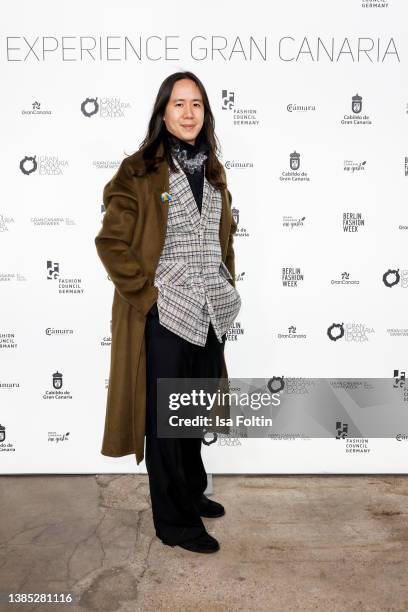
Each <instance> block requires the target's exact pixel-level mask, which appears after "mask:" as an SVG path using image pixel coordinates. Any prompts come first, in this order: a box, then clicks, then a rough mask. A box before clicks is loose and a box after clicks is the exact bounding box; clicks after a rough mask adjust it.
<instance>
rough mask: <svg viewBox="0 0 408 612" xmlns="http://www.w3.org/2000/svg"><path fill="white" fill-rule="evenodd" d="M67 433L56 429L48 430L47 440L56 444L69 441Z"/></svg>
mask: <svg viewBox="0 0 408 612" xmlns="http://www.w3.org/2000/svg"><path fill="white" fill-rule="evenodd" d="M69 434H70V432H69V431H67V432H66V433H57V432H56V431H49V432H48V442H52V443H55V444H58V443H59V442H69Z"/></svg>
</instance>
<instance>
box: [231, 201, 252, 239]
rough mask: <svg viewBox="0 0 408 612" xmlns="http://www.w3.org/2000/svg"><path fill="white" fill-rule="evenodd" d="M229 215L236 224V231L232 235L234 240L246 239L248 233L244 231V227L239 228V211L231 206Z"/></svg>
mask: <svg viewBox="0 0 408 612" xmlns="http://www.w3.org/2000/svg"><path fill="white" fill-rule="evenodd" d="M231 213H232V218H233V219H234V221H235V223H236V224H237V226H238V227H237V231H236V232H235V234H234V238H248V236H249V232H248V230H247V229H246V227H240V226H239V220H240V217H239V209H238V208H236V207H235V206H233V207H232V208H231Z"/></svg>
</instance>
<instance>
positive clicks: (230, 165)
mask: <svg viewBox="0 0 408 612" xmlns="http://www.w3.org/2000/svg"><path fill="white" fill-rule="evenodd" d="M253 167H254V164H253V162H238V161H230V160H228V161H226V162H225V163H224V168H226V169H227V170H246V169H247V168H253Z"/></svg>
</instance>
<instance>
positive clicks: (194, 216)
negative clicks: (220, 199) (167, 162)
mask: <svg viewBox="0 0 408 612" xmlns="http://www.w3.org/2000/svg"><path fill="white" fill-rule="evenodd" d="M174 162H175V165H176V167H177V168H178V169H179V172H178V173H177V174H176V173H175V174H174V176H173V177H172V179H173V180H172V181H171V183H172V187H171V195H172V197H175V198H177V199H178V200H179V201H180V202H181V204H182V205H183V206H185V208H186V210H187V212H188V215H189V217H190V221H191V225H192V228H193V229H196V228H197V227H198V226H199V225H200V223H201V225H202V226H204V225H205V223H206V221H207V216H208V213H209V209H210V204H211V196H212V190H213V187H212V185H210V183H209V182H208V180H207V178H206V177H205V176H204V183H203V199H202V206H201V215H200V212H199V210H198V206H197V202H196V201H195V197H194V194H193V192H192V190H191V187H190V183H189V180H188V178H187V176H186V174H185V172H184V171H183V170H182V168H181V166H180V164H179V162H178V161H177V160H176V159H175V160H174ZM170 206H171V203H170Z"/></svg>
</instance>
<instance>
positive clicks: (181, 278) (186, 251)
mask: <svg viewBox="0 0 408 612" xmlns="http://www.w3.org/2000/svg"><path fill="white" fill-rule="evenodd" d="M174 161H175V164H176V166H177V167H178V169H179V170H180V171H179V172H178V173H175V172H172V171H171V168H169V192H170V196H171V200H170V202H169V212H168V221H167V232H166V238H165V242H164V246H163V250H162V253H161V256H160V260H159V263H158V266H157V269H156V274H155V278H154V285H155V286H156V287H157V289H158V300H157V309H158V312H159V321H160V324H161V325H163V326H164V327H166V328H167V329H169V330H170V331H172V332H174V333H175V334H177V335H179V336H181V337H182V338H184V339H185V340H188V341H189V342H191V343H193V344H197V345H199V346H205V343H206V340H207V334H208V328H209V324H210V322H211V323H212V325H213V327H214V331H215V334H216V336H217V339H218V341H219V342H222V336H223V335H224V334H225V333H226V332H227V331H228V329H229V328H230V327H231V325H232V323H233V322H234V320H235V319H236V317H237V314H238V312H239V310H240V308H241V298H240V295H239V293H238V291H237V290H236V288H235V287H233V286H232V284H231V283H230V280H229V279H231V278H232V277H231V274H230V273H229V271H228V268H227V266H226V265H225V264H224V263H223V261H222V259H221V247H220V241H219V223H220V216H221V204H222V201H221V193H220V191H219V190H218V189H216V188H215V187H213V186H212V185H211V184H210V183H209V182H208V180H207V179H206V177H205V176H204V185H203V200H202V208H201V215H200V213H199V210H198V208H197V204H196V201H195V199H194V195H193V192H192V191H191V188H190V183H189V182H188V179H187V177H186V175H185V173H184V171H183V170H182V168H181V166H180V164H179V163H178V161H177V160H176V159H175V160H174Z"/></svg>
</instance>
